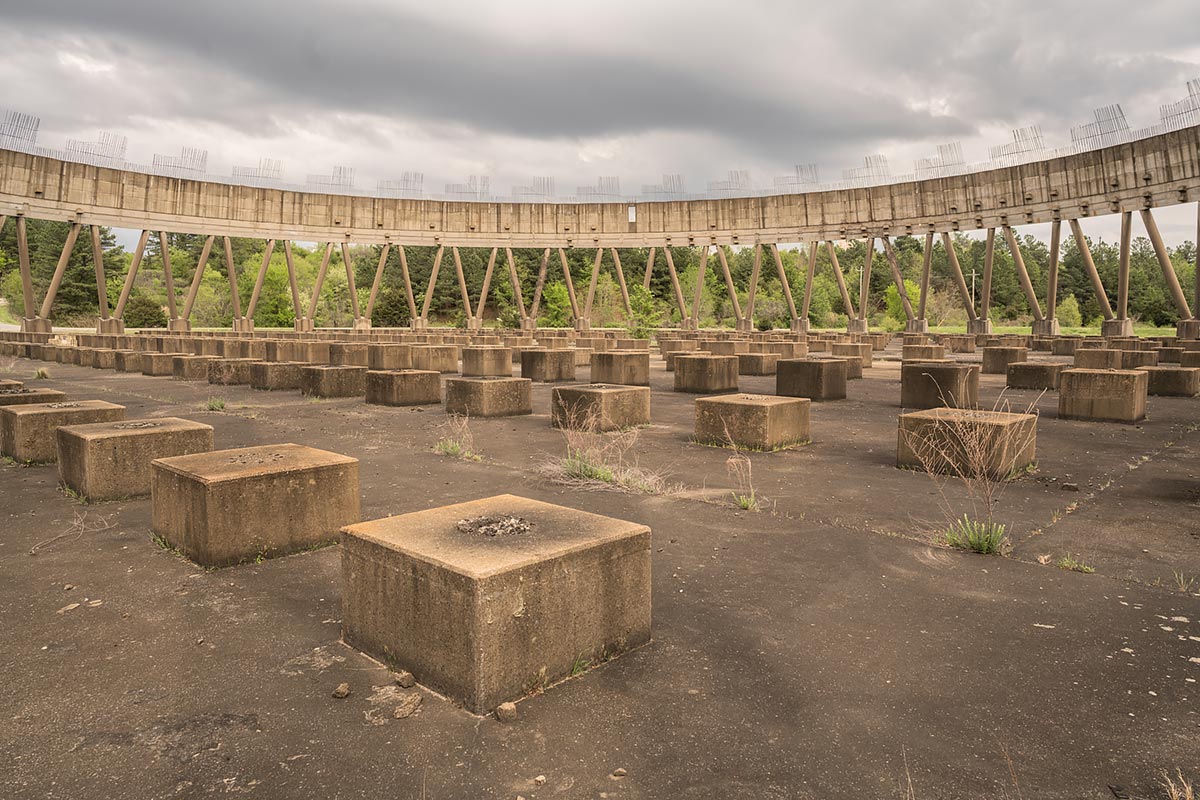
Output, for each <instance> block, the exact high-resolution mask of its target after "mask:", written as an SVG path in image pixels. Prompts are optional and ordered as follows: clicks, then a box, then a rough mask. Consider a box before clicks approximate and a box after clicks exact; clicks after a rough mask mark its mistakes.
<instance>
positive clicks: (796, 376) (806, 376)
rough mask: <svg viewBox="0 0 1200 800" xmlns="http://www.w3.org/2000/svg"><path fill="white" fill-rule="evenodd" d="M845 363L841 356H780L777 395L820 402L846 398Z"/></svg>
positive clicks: (777, 369) (776, 384)
mask: <svg viewBox="0 0 1200 800" xmlns="http://www.w3.org/2000/svg"><path fill="white" fill-rule="evenodd" d="M846 366H847V365H846V362H845V361H843V360H841V359H811V360H810V359H806V358H786V359H781V360H780V361H779V362H778V364H777V365H776V372H775V394H777V395H779V396H780V397H807V398H808V399H810V400H817V401H822V400H845V399H846Z"/></svg>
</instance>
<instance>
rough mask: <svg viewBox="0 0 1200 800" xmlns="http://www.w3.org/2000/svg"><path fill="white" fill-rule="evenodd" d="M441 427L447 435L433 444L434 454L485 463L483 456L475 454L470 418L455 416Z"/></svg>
mask: <svg viewBox="0 0 1200 800" xmlns="http://www.w3.org/2000/svg"><path fill="white" fill-rule="evenodd" d="M441 427H442V429H443V430H444V431H445V435H444V436H442V438H440V439H438V440H437V441H436V442H434V443H433V452H435V453H438V454H439V455H443V456H447V457H449V458H458V459H462V460H463V461H483V456H481V455H479V454H478V453H476V452H475V434H474V433H473V432H472V431H471V419H470V417H467V416H459V415H457V414H453V415H451V416H450V418H449V419H448V420H446V422H445V423H444V424H443V425H442V426H441Z"/></svg>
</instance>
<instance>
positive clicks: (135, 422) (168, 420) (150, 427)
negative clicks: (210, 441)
mask: <svg viewBox="0 0 1200 800" xmlns="http://www.w3.org/2000/svg"><path fill="white" fill-rule="evenodd" d="M62 430H65V431H69V432H70V433H71V434H72V435H74V436H80V437H82V438H84V439H90V440H97V439H116V438H124V437H129V436H149V435H153V434H156V433H167V432H172V431H195V430H212V426H211V425H205V424H204V423H203V422H193V421H192V420H190V419H182V418H180V417H157V418H155V419H127V420H122V421H120V422H89V423H86V424H84V425H67V426H65V427H63V429H62Z"/></svg>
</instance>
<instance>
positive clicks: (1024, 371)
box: [1008, 361, 1067, 389]
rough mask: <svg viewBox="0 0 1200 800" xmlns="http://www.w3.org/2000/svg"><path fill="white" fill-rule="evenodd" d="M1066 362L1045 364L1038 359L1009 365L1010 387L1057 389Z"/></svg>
mask: <svg viewBox="0 0 1200 800" xmlns="http://www.w3.org/2000/svg"><path fill="white" fill-rule="evenodd" d="M1065 369H1067V365H1066V364H1043V363H1041V362H1037V361H1019V362H1017V363H1015V364H1009V365H1008V388H1010V389H1057V388H1058V383H1059V380H1061V378H1062V373H1063V370H1065Z"/></svg>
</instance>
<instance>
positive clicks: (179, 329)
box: [167, 319, 192, 333]
mask: <svg viewBox="0 0 1200 800" xmlns="http://www.w3.org/2000/svg"><path fill="white" fill-rule="evenodd" d="M167 330H169V331H172V332H176V333H191V332H192V323H190V322H188V321H187V320H186V319H172V320H167Z"/></svg>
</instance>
